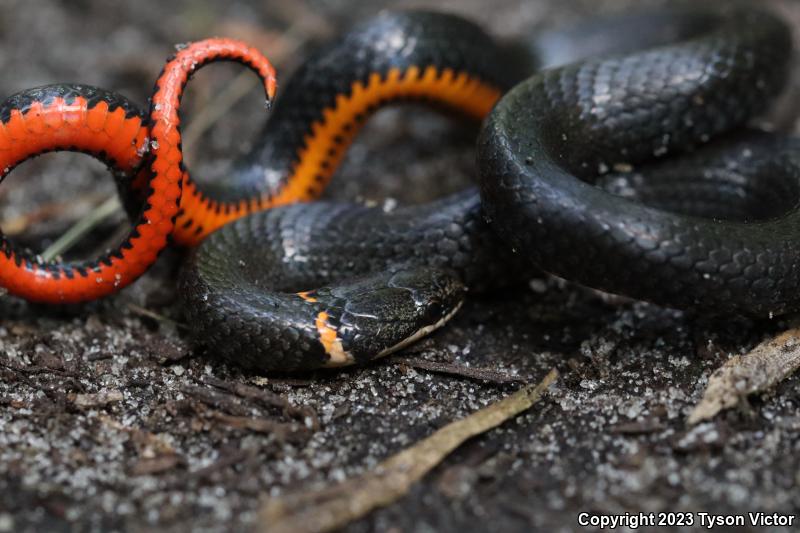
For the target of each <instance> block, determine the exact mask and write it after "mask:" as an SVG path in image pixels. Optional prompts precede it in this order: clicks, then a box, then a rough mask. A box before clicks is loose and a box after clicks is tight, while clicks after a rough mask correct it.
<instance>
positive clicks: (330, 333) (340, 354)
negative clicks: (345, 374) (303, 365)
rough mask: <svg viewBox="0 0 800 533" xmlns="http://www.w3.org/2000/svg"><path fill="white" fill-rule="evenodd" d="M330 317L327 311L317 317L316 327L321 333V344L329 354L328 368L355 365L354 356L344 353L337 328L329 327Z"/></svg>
mask: <svg viewBox="0 0 800 533" xmlns="http://www.w3.org/2000/svg"><path fill="white" fill-rule="evenodd" d="M328 318H329V315H328V313H326V312H325V311H322V312H320V313H319V314H318V315H317V320H316V323H315V325H316V327H317V332H318V333H319V342H320V343H322V347H323V348H325V353H327V354H328V357H329V359H328V361H327V363H326V366H344V365H350V364H353V362H354V359H353V356H352V355H350V354H349V353H347V352H346V351H344V348H343V347H342V340H341V339H340V338H339V335H338V334H337V332H336V328H332V327H331V326H329V325H328Z"/></svg>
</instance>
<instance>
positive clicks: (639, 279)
mask: <svg viewBox="0 0 800 533" xmlns="http://www.w3.org/2000/svg"><path fill="white" fill-rule="evenodd" d="M790 56H791V36H790V32H789V30H788V28H787V27H786V26H785V25H784V24H783V23H782V22H781V21H779V20H777V19H776V18H774V17H773V16H771V15H769V14H767V13H764V12H761V11H757V10H753V9H746V10H740V9H735V10H732V11H731V12H729V13H727V14H725V15H722V16H721V18H720V19H719V20H718V22H717V23H716V24H715V25H713V26H712V27H710V28H709V30H708V31H707V33H706V34H705V35H702V36H700V37H697V38H695V39H690V40H687V41H685V42H682V43H679V44H675V45H671V46H667V47H662V48H657V49H653V50H649V51H645V52H640V53H635V54H631V55H626V56H618V57H610V58H606V59H598V60H590V61H586V62H583V63H580V64H576V65H572V66H568V67H565V68H560V69H554V70H547V71H544V72H542V73H540V74H537V75H535V76H533V77H532V78H530V79H528V80H526V81H525V82H523V83H522V84H520V85H518V86H516V87H515V88H514V89H513V90H512V91H510V92H509V93H508V94H507V95H506V96H505V97H504V98H503V99H502V101H501V102H500V103H499V104H498V106H497V107H496V108H495V110H494V112H493V113H492V115H491V116H490V118H489V119H488V121H487V123H486V125H485V127H484V129H483V132H482V135H481V140H480V142H479V149H478V161H479V166H480V172H481V176H482V182H481V195H482V199H483V202H484V207H485V209H486V211H487V214H488V216H489V218H490V220H491V224H492V226H493V228H494V229H495V230H496V231H497V232H498V233H499V234H500V235H502V237H503V238H504V239H505V240H506V242H508V243H509V244H510V245H511V246H513V247H514V248H515V249H516V250H517V251H519V253H520V254H521V255H522V256H524V257H527V258H529V259H530V260H531V261H532V262H533V263H534V264H536V265H538V266H540V267H541V268H543V269H545V270H547V271H549V272H552V273H554V274H557V275H559V276H562V277H565V278H567V279H570V280H574V281H578V282H580V283H583V284H585V285H589V286H591V287H595V288H599V289H603V290H606V291H609V292H614V293H619V294H625V295H628V296H631V297H634V298H638V299H644V300H650V301H653V302H657V303H660V304H663V305H668V306H674V307H679V308H692V309H700V310H704V311H707V312H713V313H744V314H755V315H760V316H767V315H769V314H771V313H783V312H787V311H791V310H796V309H797V308H798V307H800V305H799V304H800V291H798V290H797V289H798V286H800V231H798V228H799V227H800V225H799V224H800V214H798V213H800V212H798V209H797V198H796V197H795V198H790V199H789V200H788V203H789V204H790V205H791V208H790V209H789V210H788V211H787V212H775V211H773V213H774V216H773V217H768V219H766V220H758V221H750V222H742V221H731V220H722V219H721V218H720V217H718V218H706V217H701V216H692V215H691V214H689V215H686V214H684V215H678V214H675V213H672V212H668V211H666V210H662V209H657V208H654V207H648V206H646V205H643V204H641V203H637V202H634V201H631V200H630V199H626V198H621V197H619V196H614V195H611V194H609V193H607V192H605V191H603V190H601V189H599V188H597V187H594V186H592V185H591V184H590V183H588V182H592V181H593V180H594V179H595V178H596V177H597V175H598V174H599V173H601V172H602V171H604V170H605V169H608V168H612V167H614V166H615V165H619V164H639V163H642V162H646V161H648V160H652V159H656V158H658V157H661V156H665V155H667V154H672V153H675V152H681V151H684V150H686V149H688V148H691V147H694V146H697V145H699V144H702V143H703V142H705V141H707V140H708V139H710V138H712V137H714V136H716V135H718V134H720V133H722V132H725V131H728V130H730V129H732V128H735V127H737V126H740V125H742V124H743V123H745V122H746V121H747V120H748V119H750V118H751V117H753V116H755V115H757V114H758V113H759V112H761V111H762V110H764V108H765V106H766V105H767V104H768V103H769V102H770V101H771V100H772V99H773V97H774V95H775V94H776V93H777V92H779V90H780V89H781V87H782V86H783V84H784V81H785V79H786V76H787V68H788V65H789V59H790ZM787 146H789V145H788V144H787V145H784V149H782V150H779V151H778V152H777V153H775V154H774V155H773V156H772V158H771V159H772V160H771V162H770V163H769V165H767V166H765V168H766V170H767V171H768V172H770V173H772V174H773V175H774V176H775V177H774V178H773V179H774V180H778V182H780V183H783V184H782V185H780V187H782V190H785V191H794V192H795V193H796V191H797V179H798V175H797V174H798V172H797V168H798V167H797V164H798V161H797V159H798V156H797V155H796V150H794V149H786V147H787ZM736 149H738V150H740V151H742V150H744V148H743V147H742V146H738V147H737V148H736ZM773 183H776V182H775V181H773ZM684 185H685V183H684ZM697 194H698V191H697V190H695V189H694V188H693V187H686V186H682V187H680V188H679V187H676V188H675V189H674V193H673V194H672V195H671V200H670V202H671V204H670V205H668V206H667V207H670V208H671V209H673V210H678V211H680V210H681V209H680V204H681V202H680V201H676V200H680V197H681V195H683V196H684V197H685V199H686V201H687V202H691V201H693V200H692V198H693V197H695V196H696V195H697ZM706 195H707V194H706ZM665 205H666V204H665ZM663 206H664V205H662V207H663ZM773 207H783V208H784V209H785V208H786V207H787V202H780V203H779V205H778V206H773ZM689 210H691V209H689ZM764 210H766V211H768V210H769V206H766V207H765V209H764ZM696 214H698V213H695V215H696ZM760 218H763V214H762V215H761V216H760Z"/></svg>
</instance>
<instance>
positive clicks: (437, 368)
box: [393, 356, 525, 384]
mask: <svg viewBox="0 0 800 533" xmlns="http://www.w3.org/2000/svg"><path fill="white" fill-rule="evenodd" d="M393 362H395V363H397V364H401V365H408V366H410V367H412V368H416V369H419V370H427V371H428V372H436V373H439V374H447V375H450V376H460V377H464V378H468V379H475V380H478V381H486V382H488V383H499V384H506V383H520V382H523V381H525V378H524V377H522V376H514V375H512V374H509V373H507V372H500V371H498V370H494V369H491V368H482V367H471V366H464V365H457V364H453V363H441V362H438V361H428V360H427V359H420V358H417V357H408V356H406V357H398V356H395V358H394V359H393Z"/></svg>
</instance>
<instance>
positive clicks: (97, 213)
mask: <svg viewBox="0 0 800 533" xmlns="http://www.w3.org/2000/svg"><path fill="white" fill-rule="evenodd" d="M120 208H121V205H120V203H119V198H118V197H117V196H116V195H114V196H111V197H110V198H107V199H106V200H105V201H104V202H103V203H102V204H100V205H98V206H97V207H95V208H94V209H92V210H91V211H90V212H89V213H88V214H87V215H86V216H85V217H83V218H82V219H80V220H79V221H77V222H76V223H75V224H73V225H72V227H70V228H69V229H68V230H67V231H66V232H65V233H64V234H63V235H61V237H59V238H58V239H56V241H55V242H54V243H53V244H51V245H50V246H48V247H47V249H46V250H45V251H44V252H42V254H41V256H42V259H43V260H44V261H52V260H53V259H55V258H56V257H58V256H59V255H61V254H63V253H65V252H67V251H68V250H69V249H70V248H72V247H73V246H74V245H75V243H76V242H78V241H79V240H80V239H81V238H82V237H83V236H84V235H86V234H87V233H89V232H90V231H92V230H93V229H94V228H96V227H97V225H98V224H100V223H102V222H103V221H104V220H105V219H107V218H108V217H110V216H111V215H113V214H115V213H116V212H117V211H119V210H120Z"/></svg>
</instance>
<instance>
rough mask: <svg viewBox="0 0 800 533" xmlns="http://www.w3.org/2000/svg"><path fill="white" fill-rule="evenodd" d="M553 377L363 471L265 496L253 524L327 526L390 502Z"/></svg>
mask: <svg viewBox="0 0 800 533" xmlns="http://www.w3.org/2000/svg"><path fill="white" fill-rule="evenodd" d="M557 377H558V372H556V370H555V369H553V370H551V371H550V373H548V374H547V376H545V378H544V379H543V380H542V381H541V382H540V383H539V384H538V385H535V386H534V385H528V386H526V387H523V388H522V389H520V390H519V391H517V392H515V393H514V394H512V395H511V396H508V397H506V398H504V399H503V400H500V401H498V402H495V403H493V404H492V405H490V406H488V407H485V408H483V409H481V410H479V411H477V412H475V413H473V414H471V415H469V416H467V417H466V418H463V419H461V420H457V421H456V422H452V423H450V424H448V425H447V426H445V427H443V428H441V429H440V430H438V431H436V432H435V433H434V434H433V435H431V436H430V437H428V438H426V439H424V440H422V441H421V442H418V443H417V444H415V445H414V446H412V447H411V448H408V449H406V450H403V451H401V452H400V453H398V454H396V455H393V456H392V457H390V458H389V459H387V460H386V461H384V462H382V463H381V464H379V465H378V466H377V467H376V468H375V469H374V470H372V471H370V472H367V473H365V474H364V475H362V476H359V477H357V478H353V479H350V480H347V481H344V482H342V483H338V484H335V485H333V486H331V487H328V488H323V489H321V490H317V491H298V492H295V493H292V494H289V495H286V496H283V497H281V498H278V499H274V500H268V501H267V502H266V503H265V504H264V505H263V507H262V508H261V510H260V513H259V515H260V523H259V525H258V529H259V530H260V531H264V532H269V533H284V532H285V533H289V532H292V533H311V532H321V531H330V530H333V529H336V528H340V527H342V526H344V525H346V524H348V523H349V522H351V521H353V520H356V519H358V518H361V517H363V516H365V515H366V514H367V513H369V512H370V511H372V510H373V509H376V508H378V507H384V506H386V505H389V504H391V503H392V502H394V501H396V500H398V499H399V498H401V497H402V496H404V495H405V494H406V493H407V492H408V491H409V489H410V488H411V485H413V484H414V483H416V482H417V481H419V480H420V479H421V478H422V477H423V476H424V475H425V474H427V473H428V472H430V471H431V469H433V468H434V467H435V466H436V465H438V464H439V463H440V462H441V461H442V460H444V459H445V458H446V457H447V456H448V455H449V454H450V452H452V451H453V450H455V449H456V448H458V447H459V446H460V445H461V444H462V443H463V442H465V441H466V440H468V439H470V438H472V437H474V436H476V435H480V434H481V433H484V432H486V431H489V430H490V429H492V428H494V427H497V426H499V425H500V424H502V423H503V422H505V421H507V420H509V419H511V418H513V417H514V416H516V415H518V414H519V413H522V412H523V411H525V410H527V409H529V408H530V407H531V406H532V405H533V404H534V403H536V402H537V401H538V400H539V398H541V396H542V394H543V393H544V392H545V390H546V389H547V388H548V387H549V386H550V385H551V384H552V383H553V382H554V381H555V380H556V379H557Z"/></svg>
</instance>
